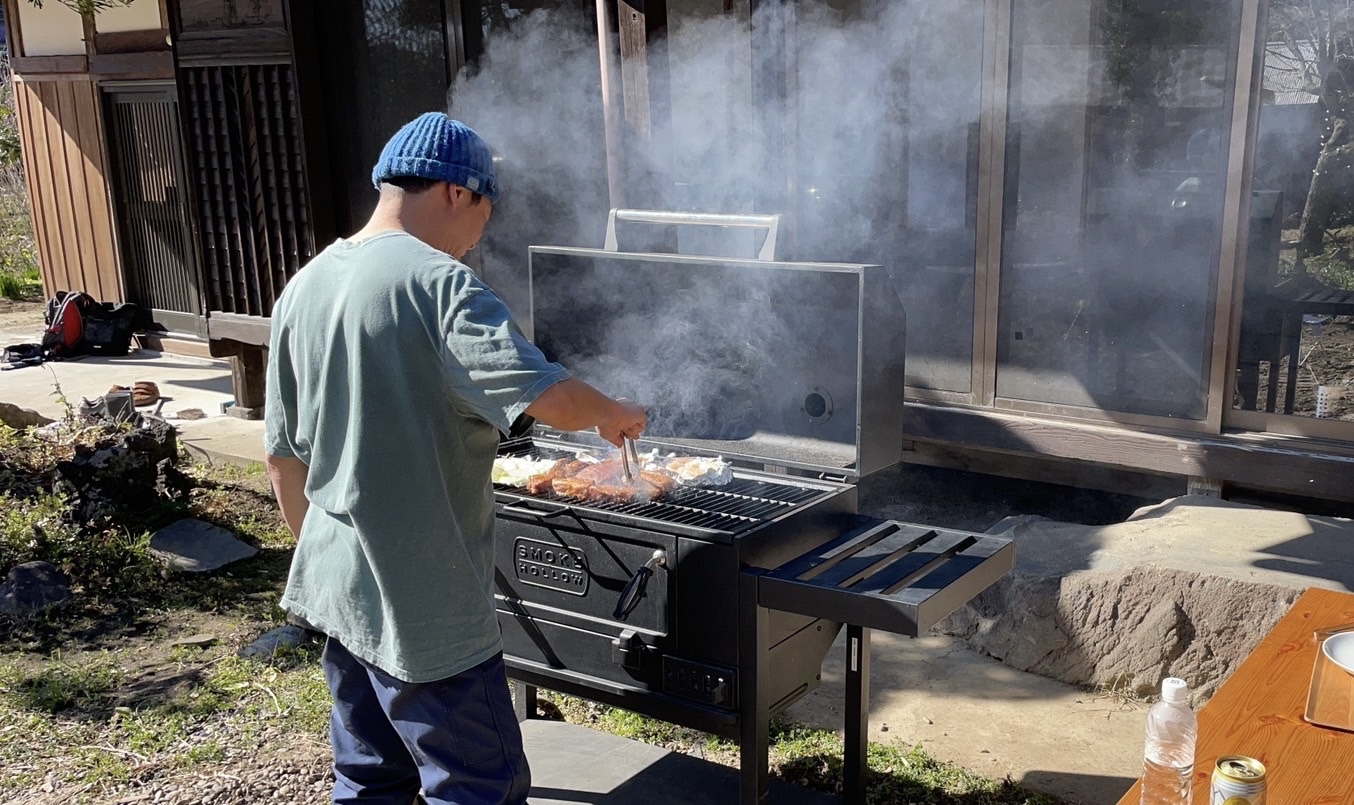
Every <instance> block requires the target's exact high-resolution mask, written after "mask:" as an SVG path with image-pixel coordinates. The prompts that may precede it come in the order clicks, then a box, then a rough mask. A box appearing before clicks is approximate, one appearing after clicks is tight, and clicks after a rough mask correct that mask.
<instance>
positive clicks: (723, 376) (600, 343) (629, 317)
mask: <svg viewBox="0 0 1354 805" xmlns="http://www.w3.org/2000/svg"><path fill="white" fill-rule="evenodd" d="M530 275H531V316H530V321H529V325H528V326H529V328H530V332H531V335H532V337H533V338H534V340H535V342H536V343H537V344H538V345H539V346H540V347H541V349H542V350H543V351H544V352H545V353H546V355H547V356H549V357H550V358H551V359H552V360H557V361H559V362H560V363H562V364H564V365H565V366H566V367H568V368H569V369H570V370H571V371H572V372H574V374H575V375H576V376H578V377H580V378H581V379H583V380H586V381H587V382H589V383H592V384H593V385H595V386H597V387H598V388H600V389H602V390H603V391H604V392H606V393H608V394H611V395H614V396H626V397H631V398H633V399H636V400H639V401H641V402H643V403H644V404H645V405H646V406H647V407H648V409H649V429H648V431H647V432H646V433H645V439H644V440H645V442H646V443H658V444H662V445H667V446H670V447H672V448H673V449H679V450H682V449H686V450H694V451H698V452H702V453H714V454H720V455H723V456H725V457H726V458H730V459H743V460H748V461H755V462H760V463H765V464H772V465H777V466H784V467H793V468H798V469H803V470H808V471H814V472H820V473H826V474H832V475H837V476H841V477H846V478H859V477H860V476H863V475H867V474H869V473H872V472H875V471H878V470H880V469H884V468H885V467H889V466H892V465H893V464H895V463H897V462H898V460H899V458H900V449H901V446H902V413H903V412H902V405H903V354H904V315H903V310H902V305H901V303H900V302H899V300H898V297H897V294H896V293H895V292H894V290H893V286H892V285H891V283H890V282H889V278H888V275H887V273H886V272H885V270H884V269H883V268H882V267H880V266H870V265H854V264H834V263H787V262H772V261H762V260H742V259H725V258H714V257H694V256H686V255H672V254H651V253H638V252H614V251H604V250H598V249H582V248H571V247H555V246H533V247H531V249H530Z"/></svg>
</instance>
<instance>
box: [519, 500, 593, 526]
mask: <svg viewBox="0 0 1354 805" xmlns="http://www.w3.org/2000/svg"><path fill="white" fill-rule="evenodd" d="M502 511H503V512H504V513H505V514H515V515H517V516H518V517H535V518H536V519H537V520H540V521H541V524H542V525H545V521H546V520H549V519H550V518H551V517H559V516H560V515H561V514H569V515H573V516H574V517H575V518H577V517H578V515H577V514H575V513H574V510H573V508H572V507H570V506H564V507H562V508H558V509H555V510H554V511H548V512H538V511H536V510H535V509H524V508H522V507H520V506H511V505H506V504H505V505H504V506H503V508H502Z"/></svg>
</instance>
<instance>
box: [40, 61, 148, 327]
mask: <svg viewBox="0 0 1354 805" xmlns="http://www.w3.org/2000/svg"><path fill="white" fill-rule="evenodd" d="M15 106H16V107H17V110H18V118H19V137H20V140H21V142H22V144H23V154H24V170H25V172H26V174H27V177H28V192H29V198H30V200H31V204H32V209H33V228H34V232H35V234H36V236H37V245H38V257H39V260H40V262H41V264H42V281H43V287H44V289H45V290H46V293H47V295H48V296H51V295H52V294H53V293H55V292H57V291H71V290H83V291H86V292H88V293H89V294H91V295H92V296H95V297H96V298H98V299H100V300H102V301H109V302H111V301H121V300H123V299H124V295H123V284H122V276H121V271H120V269H119V266H118V260H117V246H116V241H115V239H114V234H113V232H114V227H113V217H112V203H111V201H110V199H109V197H108V193H109V185H108V182H107V181H106V180H105V176H106V175H107V164H108V161H107V156H106V153H105V146H104V141H103V136H102V134H101V132H102V131H103V125H102V122H101V111H100V108H99V93H98V88H97V87H96V86H95V84H94V82H93V81H91V80H88V79H84V78H79V77H68V78H62V79H54V80H34V79H27V78H23V77H16V79H15Z"/></svg>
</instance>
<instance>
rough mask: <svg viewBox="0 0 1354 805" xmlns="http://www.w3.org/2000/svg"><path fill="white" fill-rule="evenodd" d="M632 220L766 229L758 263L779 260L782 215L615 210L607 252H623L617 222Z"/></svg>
mask: <svg viewBox="0 0 1354 805" xmlns="http://www.w3.org/2000/svg"><path fill="white" fill-rule="evenodd" d="M617 221H631V222H633V223H639V224H661V225H664V226H731V227H738V228H742V229H765V230H766V240H764V241H763V242H762V248H761V251H760V252H758V254H757V259H758V260H766V261H774V260H775V259H776V233H777V232H778V231H779V230H780V215H779V214H774V215H732V214H726V213H709V212H669V211H667V210H616V209H613V210H612V211H611V215H610V216H608V218H607V223H606V243H605V245H604V246H603V247H602V248H603V249H605V250H606V251H609V252H615V251H620V242H619V241H618V240H617V239H616V222H617Z"/></svg>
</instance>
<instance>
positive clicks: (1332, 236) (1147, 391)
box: [3, 0, 1354, 501]
mask: <svg viewBox="0 0 1354 805" xmlns="http://www.w3.org/2000/svg"><path fill="white" fill-rule="evenodd" d="M3 2H4V3H5V10H6V12H7V16H8V18H9V20H10V22H11V32H10V38H11V54H12V56H13V69H14V73H15V76H16V79H17V83H18V92H17V93H16V95H17V104H18V112H19V118H20V120H21V123H22V137H23V144H24V151H25V166H26V168H27V172H28V177H29V182H30V187H31V190H32V193H31V196H32V200H33V201H32V203H33V212H34V219H35V223H36V228H37V235H38V242H39V247H40V254H41V259H42V267H43V278H44V282H45V284H46V286H47V288H48V290H49V291H56V290H61V289H66V288H76V287H80V288H84V289H86V290H88V291H90V292H91V293H93V294H95V295H97V296H100V297H102V298H105V299H113V298H126V299H130V300H133V301H136V302H139V303H141V304H143V305H145V306H147V307H149V308H151V309H153V310H154V311H155V315H156V319H157V321H158V322H160V324H162V325H163V326H164V328H165V330H166V332H165V333H164V334H162V335H161V341H162V342H163V343H164V344H165V345H166V347H167V348H174V349H186V350H188V349H195V348H196V349H204V350H209V351H210V352H211V353H212V354H214V355H229V356H232V357H233V359H234V361H235V365H236V366H237V374H236V379H237V395H238V398H239V399H238V406H237V408H238V409H239V410H240V412H241V413H244V414H249V413H250V412H253V413H255V414H256V413H257V411H258V409H259V407H260V406H261V404H262V394H261V392H262V380H261V376H262V366H263V362H264V353H263V349H262V347H263V345H265V344H266V342H267V334H268V315H269V312H270V309H271V304H272V302H273V300H274V299H275V298H276V295H277V293H278V292H279V291H280V289H281V288H282V287H283V285H284V284H285V283H286V282H287V280H288V278H290V277H291V276H292V275H294V274H295V272H296V271H298V270H299V269H300V267H301V266H302V265H304V263H305V262H306V260H307V259H309V258H310V257H311V256H312V255H314V254H315V253H316V251H317V250H318V249H320V248H322V247H323V246H324V244H326V243H328V242H330V241H331V240H332V239H334V238H335V237H338V236H340V235H342V234H343V233H345V232H348V231H351V230H352V229H354V228H356V226H358V225H359V224H360V223H361V221H362V219H363V217H364V216H365V214H366V213H367V212H368V211H369V210H370V208H371V205H372V204H373V203H374V195H373V193H372V191H371V188H370V185H369V182H368V179H367V176H368V173H369V170H370V165H371V164H372V162H373V161H374V159H375V155H376V153H377V151H378V150H379V148H380V145H381V143H382V142H383V141H384V139H385V138H386V137H387V136H388V135H389V133H390V132H391V131H393V129H394V128H395V127H396V126H398V125H399V124H400V123H401V122H403V121H404V120H406V119H408V118H409V117H411V116H412V115H413V114H416V113H418V112H421V111H425V110H427V109H444V108H448V105H450V108H451V111H452V112H453V113H454V114H457V115H458V116H462V117H465V118H466V119H467V120H469V121H470V122H471V123H472V125H475V126H476V127H477V128H479V129H480V130H481V131H483V132H484V133H485V134H486V136H488V137H489V139H490V140H491V141H495V142H496V143H500V142H505V141H507V142H509V145H510V147H508V148H506V149H505V154H504V159H505V163H504V169H505V171H507V172H508V173H509V174H510V177H509V179H508V184H509V187H510V188H512V187H513V186H514V185H515V186H516V188H517V192H516V193H510V194H509V195H508V196H507V197H505V201H504V203H503V204H502V205H500V209H499V210H497V211H496V214H495V221H494V223H493V224H492V225H491V233H490V235H489V236H488V237H487V238H486V242H485V244H484V247H483V249H482V250H481V254H480V255H479V258H478V262H477V264H476V267H477V268H478V269H479V270H480V271H481V272H482V273H483V274H484V275H485V276H486V277H487V278H488V280H489V282H490V283H491V284H493V285H494V286H495V287H496V288H499V289H500V291H501V292H502V293H503V295H504V296H505V297H506V298H508V299H509V302H510V304H517V305H520V304H521V302H522V299H523V294H524V293H525V290H524V288H525V286H524V277H525V249H526V246H527V245H528V244H531V243H543V242H566V241H567V242H571V243H577V244H578V245H594V246H600V245H601V242H600V240H601V229H602V225H603V224H604V222H605V218H606V214H607V210H608V209H609V208H614V207H631V208H662V209H682V210H697V211H707V212H736V213H744V212H757V213H773V214H778V215H780V216H782V223H781V230H780V231H781V242H780V257H781V258H782V259H792V260H793V259H809V260H841V261H858V262H871V263H880V264H882V265H885V266H886V267H887V268H888V269H889V270H890V272H891V274H892V275H893V277H894V280H895V283H896V285H897V287H898V289H899V293H900V295H901V297H902V299H903V300H904V306H905V307H906V309H907V316H908V328H907V332H908V339H907V344H906V346H905V349H906V350H907V363H908V377H907V389H906V393H905V397H906V400H905V401H903V400H900V404H904V406H905V409H904V410H905V411H906V412H907V421H908V435H907V441H906V443H905V444H903V445H901V446H900V447H901V449H903V450H904V451H905V453H904V455H905V457H906V459H907V460H909V461H915V462H921V463H935V464H943V465H949V466H961V467H965V468H971V469H976V470H980V471H985V472H991V473H999V474H1016V475H1023V476H1028V477H1036V478H1050V479H1057V480H1063V481H1066V480H1069V479H1071V480H1074V481H1075V482H1078V483H1083V484H1086V485H1088V486H1107V487H1111V486H1112V487H1117V488H1122V487H1123V486H1125V485H1130V486H1133V487H1134V488H1138V489H1145V487H1144V486H1143V484H1144V483H1149V484H1153V483H1155V482H1156V481H1160V482H1162V483H1163V484H1165V485H1166V486H1171V487H1173V486H1179V487H1180V488H1181V489H1183V488H1184V486H1185V480H1186V479H1189V481H1190V483H1191V488H1193V489H1195V490H1216V489H1218V488H1221V487H1223V486H1224V485H1231V486H1235V487H1239V488H1251V489H1262V490H1266V491H1269V492H1277V493H1282V494H1291V495H1298V496H1304V497H1309V498H1321V499H1328V500H1338V501H1354V323H1352V322H1354V270H1351V269H1350V268H1349V260H1350V258H1349V252H1350V249H1349V248H1348V247H1347V245H1346V240H1345V238H1348V237H1349V234H1350V233H1349V232H1346V231H1345V230H1346V229H1347V228H1348V224H1349V223H1354V221H1352V220H1350V218H1351V214H1350V212H1349V210H1354V200H1352V198H1351V196H1352V195H1354V177H1351V175H1350V174H1349V173H1348V172H1347V170H1346V171H1345V172H1341V170H1340V169H1339V168H1338V166H1335V165H1334V163H1333V162H1330V161H1329V160H1328V159H1327V158H1328V157H1329V156H1330V155H1329V154H1328V153H1327V152H1328V150H1329V149H1327V148H1325V147H1324V146H1323V137H1324V134H1323V132H1324V131H1325V130H1326V127H1327V126H1328V125H1329V124H1330V123H1331V121H1332V120H1335V119H1336V118H1338V116H1339V115H1340V114H1344V112H1341V111H1340V109H1339V108H1336V106H1338V105H1335V106H1333V105H1332V104H1333V103H1334V102H1333V101H1332V99H1331V98H1330V97H1327V96H1326V95H1323V92H1324V90H1323V82H1322V81H1321V80H1320V79H1321V78H1322V76H1323V75H1325V73H1323V70H1329V69H1331V68H1330V65H1329V64H1328V63H1327V62H1325V61H1323V60H1322V56H1321V54H1324V53H1332V52H1334V51H1332V50H1330V49H1329V48H1324V49H1323V47H1322V42H1321V41H1318V40H1319V39H1320V35H1319V33H1317V34H1313V33H1311V31H1315V30H1319V28H1320V25H1319V23H1320V22H1321V20H1319V19H1318V20H1307V21H1306V22H1307V23H1310V24H1307V25H1305V27H1304V29H1303V30H1306V31H1308V33H1307V34H1304V35H1303V36H1296V37H1295V36H1294V35H1293V31H1294V30H1295V29H1294V28H1293V27H1292V26H1293V24H1294V23H1293V20H1294V17H1293V15H1294V14H1295V13H1298V12H1297V11H1295V9H1298V8H1299V7H1300V6H1304V5H1305V4H1293V3H1291V2H1288V0H1221V1H1220V2H1219V1H1217V0H1128V1H1127V2H1108V0H1094V2H1089V3H1088V2H1084V0H944V1H943V2H942V0H895V1H894V2H884V1H883V0H801V1H800V2H784V3H783V2H772V1H771V0H329V1H327V2H319V0H133V2H131V4H130V5H128V6H127V7H125V8H115V9H112V10H108V11H104V12H101V13H99V14H97V15H95V16H93V17H90V18H82V17H81V16H80V15H79V14H76V13H75V12H73V11H71V10H70V9H69V8H68V7H66V6H65V5H62V4H60V3H58V2H56V0H47V2H45V3H44V4H43V6H42V7H41V8H37V7H35V6H33V5H32V4H31V3H30V2H29V0H3ZM542 27H544V32H542V31H541V30H540V29H541V28H542ZM1304 36H1305V37H1306V38H1304ZM1338 39H1339V37H1335V38H1334V39H1332V40H1331V41H1332V42H1334V41H1335V40H1338ZM1339 46H1342V45H1340V44H1339V43H1338V42H1337V43H1336V44H1334V45H1332V47H1339ZM1351 55H1354V54H1351ZM1327 61H1329V60H1327ZM1350 122H1352V123H1354V121H1350ZM509 127H514V128H515V130H514V131H513V132H511V135H510V134H509V132H508V131H507V129H508V128H509ZM1323 159H1327V161H1323ZM579 166H584V167H583V169H578V167H579ZM1323 166H1324V167H1323ZM575 169H576V170H575ZM571 170H573V171H574V172H572V173H571V172H570V171H571ZM1314 172H1315V173H1316V174H1317V175H1318V176H1319V177H1324V178H1320V179H1319V180H1317V181H1314V180H1313V174H1314ZM552 177H553V178H552ZM547 213H548V214H547ZM1304 222H1306V223H1305V224H1304ZM1350 231H1351V232H1354V230H1350ZM1314 232H1315V234H1313V233H1314ZM1323 238H1324V239H1323ZM669 241H671V239H670V238H669ZM672 243H675V247H676V248H682V244H681V243H680V242H679V241H677V242H672ZM1295 266H1296V268H1295ZM1144 479H1148V480H1146V481H1145V480H1144ZM1153 479H1155V480H1153Z"/></svg>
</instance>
